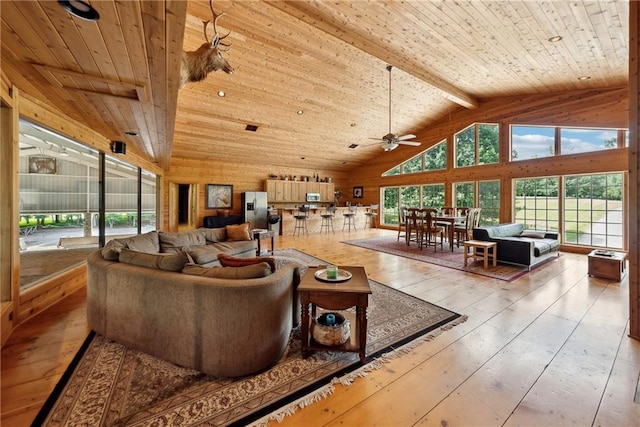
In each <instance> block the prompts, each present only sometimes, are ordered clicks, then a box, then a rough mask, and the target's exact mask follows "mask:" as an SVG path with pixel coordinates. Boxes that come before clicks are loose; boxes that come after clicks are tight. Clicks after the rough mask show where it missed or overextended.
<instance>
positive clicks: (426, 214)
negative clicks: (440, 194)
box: [418, 208, 444, 251]
mask: <svg viewBox="0 0 640 427" xmlns="http://www.w3.org/2000/svg"><path fill="white" fill-rule="evenodd" d="M437 212H438V211H437V210H436V209H431V208H427V209H421V210H420V222H421V225H420V239H419V244H418V246H419V247H420V249H422V246H423V245H425V244H426V246H427V247H429V246H433V250H434V251H437V250H438V240H437V237H438V235H440V249H442V248H443V247H444V246H443V242H444V227H442V226H440V225H438V224H437V223H436V221H435V220H434V218H435V216H436V214H437ZM432 238H433V240H432ZM425 240H426V242H425Z"/></svg>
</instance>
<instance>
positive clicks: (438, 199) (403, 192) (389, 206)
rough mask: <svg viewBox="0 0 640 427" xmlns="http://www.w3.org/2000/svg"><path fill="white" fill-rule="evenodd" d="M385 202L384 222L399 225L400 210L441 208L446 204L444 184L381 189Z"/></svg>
mask: <svg viewBox="0 0 640 427" xmlns="http://www.w3.org/2000/svg"><path fill="white" fill-rule="evenodd" d="M380 191H381V194H380V196H381V198H382V200H383V208H382V222H381V224H384V225H397V224H398V210H399V208H400V206H404V207H423V208H426V207H440V206H442V205H443V203H444V184H428V185H422V186H418V185H412V186H408V187H383V188H381V190H380Z"/></svg>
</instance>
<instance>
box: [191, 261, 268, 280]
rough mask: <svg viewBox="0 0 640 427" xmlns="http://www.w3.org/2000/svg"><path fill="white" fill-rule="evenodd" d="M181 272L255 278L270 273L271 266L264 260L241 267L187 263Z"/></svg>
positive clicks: (219, 276)
mask: <svg viewBox="0 0 640 427" xmlns="http://www.w3.org/2000/svg"><path fill="white" fill-rule="evenodd" d="M182 272H183V273H184V274H190V275H193V276H203V277H211V278H214V279H236V280H237V279H257V278H260V277H267V276H269V275H270V274H271V267H270V266H269V264H267V263H266V262H261V263H259V264H253V265H246V266H243V267H208V268H207V267H202V266H199V265H195V264H187V265H186V266H185V267H184V268H183V269H182Z"/></svg>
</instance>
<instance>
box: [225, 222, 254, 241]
mask: <svg viewBox="0 0 640 427" xmlns="http://www.w3.org/2000/svg"><path fill="white" fill-rule="evenodd" d="M226 229H227V240H229V241H238V240H253V237H252V236H251V233H249V223H248V222H245V223H242V224H239V225H227V226H226Z"/></svg>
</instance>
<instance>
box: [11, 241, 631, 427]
mask: <svg viewBox="0 0 640 427" xmlns="http://www.w3.org/2000/svg"><path fill="white" fill-rule="evenodd" d="M379 234H391V235H395V232H392V231H385V230H364V231H363V230H359V231H357V232H353V231H352V232H351V233H346V232H345V233H342V232H336V234H335V235H320V234H317V233H316V234H310V235H309V236H302V237H291V236H281V237H279V238H276V248H287V247H295V248H297V249H300V250H303V251H305V252H307V253H309V254H312V255H315V256H317V257H319V258H322V259H325V260H327V261H330V262H332V263H337V264H352V265H364V266H365V267H366V269H367V273H368V274H369V276H370V277H371V278H372V279H375V280H378V281H380V282H382V283H385V284H387V285H390V286H393V287H395V288H397V289H400V290H402V291H404V292H407V293H410V294H412V295H415V296H417V297H420V298H423V299H425V300H428V301H430V302H432V303H435V304H438V305H441V306H443V307H446V308H449V309H451V310H454V311H456V312H458V313H461V314H466V315H467V316H468V320H467V321H466V322H464V323H462V324H460V325H458V326H456V327H455V328H453V329H451V330H449V331H447V332H445V333H443V334H441V335H439V336H437V337H436V338H434V339H433V340H431V341H429V342H426V343H423V344H421V345H420V346H418V347H417V348H416V349H415V350H414V351H412V352H411V353H410V354H408V355H405V356H402V357H400V358H398V359H394V360H392V361H391V362H389V363H387V364H385V365H384V367H383V368H382V369H380V370H376V371H373V372H370V373H369V374H368V375H367V376H366V377H364V378H361V379H358V380H357V381H355V382H354V383H353V384H352V385H351V386H349V387H343V386H340V385H338V386H336V391H335V393H334V394H333V395H331V396H330V397H328V398H327V399H324V400H322V401H320V402H318V403H315V404H313V405H311V406H309V407H307V408H305V409H304V410H300V411H298V412H297V413H295V414H294V415H293V416H290V417H287V418H285V420H284V421H283V423H282V425H285V426H328V425H344V426H414V425H419V426H426V425H438V426H454V425H464V426H469V425H474V426H476V425H477V426H487V425H489V426H495V425H507V426H511V425H526V426H545V425H577V426H590V425H598V426H600V425H603V426H632V425H638V423H639V420H640V404H638V403H636V402H640V392H638V376H639V374H640V342H638V341H634V340H632V339H630V338H628V337H627V332H628V331H627V329H628V325H629V322H628V317H629V316H628V307H629V303H628V298H629V291H628V279H627V278H625V279H624V280H623V282H622V283H617V282H611V281H607V280H602V279H596V278H591V277H588V276H587V273H586V272H587V257H586V255H576V254H568V253H563V254H562V255H561V256H560V258H559V259H557V260H555V261H553V262H551V263H548V264H547V265H545V266H544V267H542V268H539V269H537V270H534V271H533V272H531V273H530V274H528V275H526V276H525V277H523V278H520V279H518V280H517V281H515V282H512V283H507V282H502V281H498V280H494V279H490V278H487V277H482V276H478V275H473V274H466V273H462V272H460V271H457V270H452V269H448V268H444V267H437V266H434V265H431V264H425V263H421V262H418V261H413V260H410V259H406V258H401V257H397V256H393V255H388V254H384V253H379V252H375V251H371V250H367V249H362V248H358V247H354V246H350V245H345V244H340V243H339V242H340V241H343V240H348V239H352V238H362V237H367V236H376V235H379ZM460 262H461V263H462V260H460ZM85 296H86V294H85V292H84V290H81V291H78V292H76V293H74V294H72V295H70V296H68V297H67V298H66V299H65V300H63V301H61V302H60V303H59V304H57V305H56V306H54V307H52V308H51V309H49V310H48V311H47V312H45V313H44V314H42V315H40V316H38V317H36V318H35V319H32V320H30V321H28V322H26V323H25V324H23V325H21V326H20V327H19V328H18V329H17V330H16V331H14V333H13V334H12V336H11V337H10V339H9V341H8V342H7V344H6V345H5V346H4V347H3V348H2V385H1V391H2V419H1V421H2V425H3V426H6V427H9V426H24V425H29V424H30V422H31V420H32V419H33V418H34V417H35V415H36V413H37V412H38V410H39V408H40V407H41V405H42V404H43V402H44V400H45V399H46V397H47V396H48V394H49V393H50V392H51V390H52V389H53V387H54V386H55V384H56V382H57V381H58V379H59V378H60V376H61V375H62V373H63V372H64V370H65V368H66V366H67V365H68V364H69V362H70V361H71V359H72V358H73V356H74V354H75V352H76V351H77V349H78V348H79V347H80V345H81V344H82V342H83V341H84V339H85V337H86V335H87V333H88V329H87V326H86V315H85V309H86V306H85ZM634 400H635V402H634ZM272 424H273V425H279V424H277V423H272Z"/></svg>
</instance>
